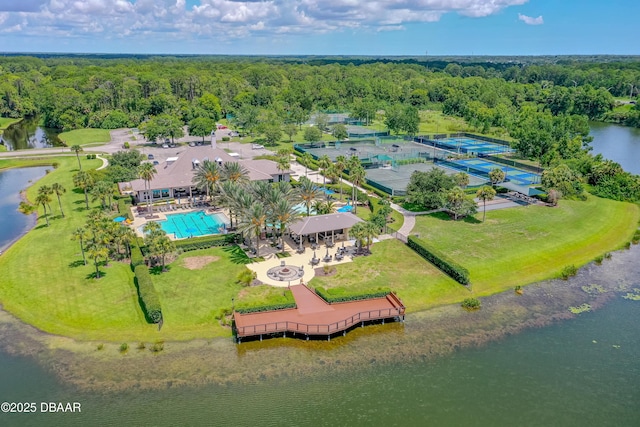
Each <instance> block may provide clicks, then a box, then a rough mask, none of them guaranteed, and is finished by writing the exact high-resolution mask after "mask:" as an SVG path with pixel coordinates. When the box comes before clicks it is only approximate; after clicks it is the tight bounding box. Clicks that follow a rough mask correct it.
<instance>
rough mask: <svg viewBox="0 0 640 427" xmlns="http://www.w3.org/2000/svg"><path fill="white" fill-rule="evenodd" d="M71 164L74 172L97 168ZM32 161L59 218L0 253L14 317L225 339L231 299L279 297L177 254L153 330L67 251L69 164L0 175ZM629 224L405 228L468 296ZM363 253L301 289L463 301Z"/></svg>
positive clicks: (618, 217) (115, 331)
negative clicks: (439, 254) (53, 191)
mask: <svg viewBox="0 0 640 427" xmlns="http://www.w3.org/2000/svg"><path fill="white" fill-rule="evenodd" d="M81 160H82V163H83V169H90V168H95V167H97V166H99V165H100V164H101V162H100V161H99V160H87V159H86V158H81ZM33 162H40V164H41V163H42V162H45V163H46V162H50V163H52V162H56V163H58V165H59V167H58V168H57V169H55V170H54V171H52V172H51V173H49V174H48V175H46V176H45V177H44V178H42V179H41V180H40V181H38V182H37V183H35V185H34V186H33V187H32V188H30V189H29V190H28V193H27V194H28V197H29V199H30V200H33V199H34V198H35V194H36V193H37V189H38V187H39V186H41V185H43V184H48V185H51V184H52V183H54V182H59V183H61V184H62V185H63V186H64V187H66V188H67V193H66V194H65V195H64V196H63V198H62V200H63V207H64V211H65V213H66V214H67V216H66V218H61V217H60V216H59V208H58V204H57V200H55V199H54V200H52V202H51V207H52V208H53V211H54V213H53V214H52V217H51V218H50V222H51V226H50V227H46V226H45V225H44V219H42V218H41V219H39V220H38V225H37V227H36V228H35V229H34V230H32V231H30V232H29V233H27V235H25V236H24V237H23V238H22V239H21V240H20V241H18V242H17V243H16V244H15V245H13V246H12V247H11V248H10V249H8V250H7V251H6V252H5V253H4V254H3V255H2V256H0V272H1V274H0V304H2V306H3V307H4V308H5V309H6V310H7V311H9V312H11V313H13V314H14V315H16V316H17V317H19V318H20V319H22V320H23V321H25V322H27V323H30V324H32V325H34V326H35V327H37V328H39V329H42V330H44V331H47V332H50V333H54V334H59V335H64V336H69V337H73V338H77V339H81V340H104V341H116V342H118V341H120V342H122V341H129V342H131V341H133V342H135V341H146V342H152V341H155V340H157V339H165V340H187V339H192V338H196V337H198V338H210V337H215V336H228V335H229V334H230V330H229V329H228V328H223V327H222V326H220V325H219V322H218V320H217V319H216V317H219V316H220V314H221V313H222V312H223V311H224V310H225V309H229V308H230V307H231V304H232V303H231V299H232V298H235V299H236V301H237V302H238V304H240V303H243V302H247V303H252V302H255V301H257V300H260V299H263V298H264V299H265V301H266V302H269V301H271V300H272V299H275V298H276V297H278V296H279V295H278V293H279V292H280V290H272V289H268V288H264V287H249V288H243V287H241V285H240V284H238V283H237V277H238V274H239V273H240V272H241V271H242V270H243V269H244V268H245V267H244V265H242V264H235V263H234V262H233V259H234V257H233V253H231V252H230V251H227V250H225V249H220V248H213V249H208V250H203V251H194V252H187V253H184V254H182V255H180V256H179V257H178V259H177V260H175V262H173V263H171V264H170V265H169V271H168V272H165V273H162V274H159V275H153V276H152V277H153V280H154V283H155V286H156V289H157V291H158V293H159V296H160V300H161V302H162V307H163V313H164V325H163V327H162V330H161V331H158V330H157V326H156V325H149V324H147V323H146V321H145V319H144V316H143V314H142V312H141V310H140V307H139V303H138V298H137V293H136V290H135V287H134V286H133V274H132V272H131V269H130V267H129V265H128V264H127V263H125V262H115V261H111V262H110V264H109V265H108V266H102V267H101V268H100V269H101V271H102V272H103V273H104V277H103V278H101V279H99V280H95V279H93V278H91V273H92V272H93V270H94V267H93V266H92V265H87V266H84V265H82V263H81V259H82V258H81V254H80V250H79V245H78V243H77V242H75V241H72V240H71V239H70V236H71V233H72V231H73V230H74V229H75V228H76V227H78V226H81V225H83V224H84V223H85V220H86V215H87V213H88V211H87V210H86V209H85V208H84V197H83V194H82V193H81V192H76V191H73V184H72V176H73V174H74V173H75V172H76V171H77V160H76V159H75V158H74V157H73V156H72V157H57V158H51V159H46V161H45V160H29V161H18V160H15V159H11V160H0V168H5V167H15V166H19V165H20V164H23V165H27V164H33ZM98 204H99V202H95V203H93V204H92V209H95V207H96V206H97V205H98ZM361 210H362V211H365V212H366V211H367V210H366V209H361ZM40 212H41V210H40ZM480 215H481V214H478V217H480ZM638 216H639V214H638V207H637V206H636V205H631V204H625V203H619V202H613V201H608V200H602V199H597V198H595V197H591V198H590V199H589V200H588V201H586V202H571V201H562V202H561V204H560V207H559V208H544V207H533V206H532V207H528V208H514V209H507V210H502V211H495V212H489V213H488V214H487V222H486V223H479V222H475V223H472V222H453V221H447V220H443V219H440V218H437V217H433V216H431V217H419V218H418V225H417V227H416V229H415V231H416V232H418V233H420V236H421V238H422V239H426V240H427V241H428V242H429V244H433V245H434V246H437V247H438V248H439V249H440V250H442V251H444V252H446V253H448V254H449V255H450V256H452V257H454V258H455V259H456V260H458V262H460V263H461V264H462V265H464V266H465V267H467V268H468V269H469V270H470V271H471V279H472V282H473V293H472V294H475V295H486V294H490V293H495V292H498V291H501V290H505V289H508V288H512V287H513V286H515V285H516V284H526V283H531V282H534V281H537V280H541V279H544V278H547V277H551V276H554V275H557V274H558V272H559V271H560V270H561V269H562V268H563V267H564V266H566V265H567V264H575V265H577V266H579V265H582V264H584V263H585V262H588V261H590V260H591V259H593V258H594V257H595V256H597V255H600V254H602V253H604V252H607V251H611V250H613V249H616V248H618V247H620V246H621V244H623V243H624V242H626V241H628V240H629V239H630V237H631V235H632V233H633V231H634V230H635V228H636V227H637V223H638ZM372 252H373V254H372V255H371V256H368V257H358V258H356V259H355V261H354V262H353V263H349V264H344V265H341V266H338V267H337V269H338V271H337V274H335V275H333V276H329V277H317V278H315V279H313V280H312V281H311V285H312V286H323V287H325V288H332V287H346V288H349V289H353V290H356V291H357V290H362V291H367V290H370V289H377V288H381V287H389V288H391V289H393V290H395V291H396V292H397V293H398V295H399V296H400V298H402V299H403V301H404V302H405V304H406V305H407V306H408V309H409V311H418V310H423V309H426V308H429V307H433V306H436V305H441V304H447V303H454V302H459V301H461V300H462V299H464V298H465V297H467V296H469V295H470V294H471V293H470V292H469V290H467V289H466V288H464V287H463V286H461V285H459V284H457V283H456V282H454V281H453V280H452V279H450V278H449V277H447V276H445V275H444V274H443V273H441V272H440V271H439V270H437V269H436V268H435V267H433V266H432V265H431V264H429V263H427V262H426V261H424V260H423V259H422V258H420V257H419V256H418V255H417V254H416V253H414V252H413V251H412V250H410V249H409V248H408V247H407V246H405V245H403V244H402V243H400V242H398V241H396V240H387V241H383V242H379V243H376V244H375V245H374V246H373V247H372ZM614 256H615V255H614ZM203 257H208V258H203ZM203 259H204V260H205V261H206V262H201V265H199V266H197V267H198V268H199V269H193V268H194V266H193V265H191V262H192V261H202V260H203ZM265 289H266V290H265Z"/></svg>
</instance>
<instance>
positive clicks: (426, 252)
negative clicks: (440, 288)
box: [407, 236, 469, 285]
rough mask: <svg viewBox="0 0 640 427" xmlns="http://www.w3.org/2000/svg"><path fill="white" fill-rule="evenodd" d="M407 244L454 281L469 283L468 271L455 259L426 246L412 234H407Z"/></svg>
mask: <svg viewBox="0 0 640 427" xmlns="http://www.w3.org/2000/svg"><path fill="white" fill-rule="evenodd" d="M407 246H409V247H410V248H411V249H413V250H414V251H416V253H417V254H418V255H420V256H421V257H422V258H424V259H426V260H427V261H429V262H430V263H432V264H433V265H435V266H436V267H438V268H439V269H440V270H441V271H442V272H444V273H445V274H447V275H448V276H450V277H451V278H452V279H453V280H455V281H456V282H458V283H460V284H462V285H468V284H469V271H468V270H467V269H466V268H464V267H462V266H461V265H459V264H458V263H456V262H455V261H453V260H451V259H449V258H448V257H447V256H445V255H444V254H442V253H440V252H439V251H437V250H435V249H433V248H427V247H426V246H425V245H424V244H423V243H422V242H420V241H418V240H417V239H416V238H415V237H413V236H409V239H408V242H407Z"/></svg>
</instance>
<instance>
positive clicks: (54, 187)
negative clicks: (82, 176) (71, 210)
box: [51, 182, 67, 218]
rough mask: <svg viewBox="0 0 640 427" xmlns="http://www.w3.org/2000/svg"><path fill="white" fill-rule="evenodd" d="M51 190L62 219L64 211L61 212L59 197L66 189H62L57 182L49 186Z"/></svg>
mask: <svg viewBox="0 0 640 427" xmlns="http://www.w3.org/2000/svg"><path fill="white" fill-rule="evenodd" d="M51 190H52V191H53V194H55V195H56V196H57V197H58V206H60V214H61V215H62V217H63V218H64V211H63V210H62V202H61V201H60V196H62V195H63V194H64V193H66V191H67V189H66V188H64V187H63V186H62V184H60V183H59V182H54V183H53V184H52V185H51Z"/></svg>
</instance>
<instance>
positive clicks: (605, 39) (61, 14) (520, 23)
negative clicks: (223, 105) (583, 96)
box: [0, 0, 640, 55]
mask: <svg viewBox="0 0 640 427" xmlns="http://www.w3.org/2000/svg"><path fill="white" fill-rule="evenodd" d="M639 16H640V1H638V0H369V1H362V0H271V1H264V0H250V1H237V0H0V51H4V52H69V53H143V54H144V53H152V54H161V53H166V54H247V55H252V54H254V55H261V54H283V55H287V54H309V55H358V54H359V55H424V54H425V53H426V52H428V54H429V55H472V54H473V55H562V54H629V55H640V43H638V41H637V40H638V39H639V36H638V33H637V30H636V29H637V28H638V24H637V19H638V17H639ZM634 20H636V22H634Z"/></svg>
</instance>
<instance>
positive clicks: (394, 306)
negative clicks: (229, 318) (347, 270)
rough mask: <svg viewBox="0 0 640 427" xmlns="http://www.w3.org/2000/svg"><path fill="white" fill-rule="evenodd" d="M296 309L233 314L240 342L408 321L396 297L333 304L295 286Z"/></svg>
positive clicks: (328, 336)
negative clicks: (399, 320)
mask: <svg viewBox="0 0 640 427" xmlns="http://www.w3.org/2000/svg"><path fill="white" fill-rule="evenodd" d="M291 292H292V293H293V297H294V299H295V300H296V306H297V307H296V308H291V309H285V310H273V311H263V312H259V313H247V314H242V313H238V312H234V313H233V318H234V323H235V332H236V337H237V339H238V342H240V341H241V339H242V338H246V337H260V338H261V339H262V336H263V335H270V334H283V335H284V336H286V334H287V333H291V334H298V335H299V336H301V337H306V338H307V339H308V338H309V336H326V337H327V339H330V338H331V335H332V334H336V333H339V332H343V333H344V332H346V330H347V329H349V328H351V327H353V326H357V325H364V322H368V321H373V320H383V321H384V320H385V319H393V318H399V319H401V320H404V312H405V306H404V304H402V301H400V299H399V298H398V297H397V296H396V295H395V294H394V293H390V294H389V295H387V296H386V297H382V298H372V299H366V300H359V301H349V302H342V303H334V304H329V303H327V302H326V301H325V300H323V299H322V298H320V297H319V296H318V295H316V293H315V292H314V291H312V290H311V289H309V288H308V287H307V286H306V285H295V286H291Z"/></svg>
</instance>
